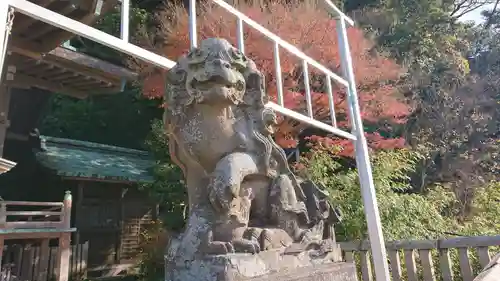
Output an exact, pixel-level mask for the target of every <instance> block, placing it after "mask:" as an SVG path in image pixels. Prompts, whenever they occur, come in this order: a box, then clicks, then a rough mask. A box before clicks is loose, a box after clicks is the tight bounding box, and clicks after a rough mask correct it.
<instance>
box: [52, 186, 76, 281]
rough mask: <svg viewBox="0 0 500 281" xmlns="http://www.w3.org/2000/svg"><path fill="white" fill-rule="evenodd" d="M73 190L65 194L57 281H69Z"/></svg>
mask: <svg viewBox="0 0 500 281" xmlns="http://www.w3.org/2000/svg"><path fill="white" fill-rule="evenodd" d="M71 200H72V199H71V192H70V191H66V195H65V196H64V206H63V215H62V222H61V228H62V231H63V232H62V233H61V236H60V237H59V249H58V253H57V279H56V280H57V281H68V279H69V265H70V260H69V258H70V254H71V232H69V229H70V228H71Z"/></svg>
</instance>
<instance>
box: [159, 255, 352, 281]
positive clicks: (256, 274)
mask: <svg viewBox="0 0 500 281" xmlns="http://www.w3.org/2000/svg"><path fill="white" fill-rule="evenodd" d="M335 256H337V255H336V254H334V253H330V254H328V255H327V256H322V257H316V256H314V253H312V252H303V253H300V254H297V255H291V254H284V253H283V252H282V251H265V252H261V253H259V254H256V255H251V254H230V255H221V256H208V257H206V258H204V259H200V260H194V261H189V262H185V263H182V264H179V263H176V264H173V263H170V264H168V263H167V264H166V273H165V279H166V281H272V280H279V281H292V280H293V281H309V280H314V281H357V277H356V269H355V266H354V264H351V263H343V262H335V260H336V259H335Z"/></svg>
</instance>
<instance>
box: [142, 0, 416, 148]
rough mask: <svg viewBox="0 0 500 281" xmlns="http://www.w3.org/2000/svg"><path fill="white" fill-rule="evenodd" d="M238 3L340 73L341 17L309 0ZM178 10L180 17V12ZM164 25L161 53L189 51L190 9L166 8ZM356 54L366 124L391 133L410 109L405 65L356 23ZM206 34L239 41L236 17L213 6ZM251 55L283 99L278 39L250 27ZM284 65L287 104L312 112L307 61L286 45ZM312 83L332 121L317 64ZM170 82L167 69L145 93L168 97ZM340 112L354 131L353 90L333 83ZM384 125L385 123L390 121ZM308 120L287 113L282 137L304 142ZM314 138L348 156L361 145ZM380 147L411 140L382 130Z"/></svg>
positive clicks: (203, 21)
mask: <svg viewBox="0 0 500 281" xmlns="http://www.w3.org/2000/svg"><path fill="white" fill-rule="evenodd" d="M237 8H238V9H239V10H240V11H242V12H243V13H245V14H246V15H247V16H249V17H250V18H252V19H253V20H255V21H256V22H258V23H260V24H261V25H263V26H264V27H266V28H268V29H269V30H271V31H272V32H274V33H275V34H278V35H279V36H280V37H281V38H282V39H284V40H286V41H287V42H289V43H291V44H293V45H295V46H296V47H298V48H299V49H300V50H302V51H303V52H304V53H306V54H307V55H309V56H310V57H312V58H313V59H315V60H317V61H318V62H320V63H321V64H323V65H325V66H327V67H329V68H330V69H332V70H334V72H336V73H339V72H340V71H339V70H340V57H339V51H338V42H337V34H336V31H335V30H336V29H335V20H332V19H331V18H330V17H329V16H328V15H327V14H326V13H324V12H322V10H320V9H319V8H311V7H308V6H306V4H297V5H283V4H276V3H274V4H270V5H269V6H268V7H267V9H266V10H263V9H261V8H260V7H257V6H252V5H245V4H243V5H238V6H237ZM173 15H174V16H173ZM158 18H159V20H160V21H162V23H163V24H162V25H161V26H162V27H161V28H160V30H159V31H158V32H159V33H161V34H162V36H164V37H165V38H163V39H164V42H167V43H165V44H164V45H163V46H162V47H161V48H160V50H157V51H159V52H160V53H162V54H164V55H166V56H167V57H169V58H177V57H179V56H180V55H182V54H183V53H185V52H186V51H187V50H188V49H189V37H188V21H187V19H188V15H187V13H186V11H185V10H184V9H182V8H177V10H176V11H175V12H174V13H173V12H172V7H168V10H165V11H163V12H160V13H159V17H158ZM347 32H348V37H349V43H350V49H351V54H352V58H353V64H354V71H355V77H356V80H357V81H356V82H357V85H358V95H359V101H360V106H361V111H362V117H363V120H364V122H365V123H367V124H368V123H369V124H374V125H375V124H380V125H381V126H382V127H384V129H383V130H384V131H386V130H387V129H389V130H390V125H391V124H401V123H404V122H405V118H406V116H407V115H408V114H409V107H408V106H407V105H406V104H405V103H404V102H401V101H400V100H399V99H398V98H397V97H396V96H395V93H396V88H395V87H394V86H393V85H391V83H392V82H394V81H397V80H398V79H399V76H400V74H401V73H402V69H401V68H400V67H399V66H398V65H397V64H396V63H395V62H393V61H391V60H389V59H387V58H385V57H383V56H381V55H378V54H373V52H372V49H373V43H372V42H370V41H369V40H368V39H366V38H365V37H364V34H363V32H362V30H360V29H357V28H349V29H348V31H347ZM198 36H199V40H203V39H204V38H209V37H222V38H225V39H227V40H228V41H230V42H231V43H232V44H234V45H236V20H235V18H234V17H233V16H232V15H230V14H228V13H227V12H225V11H224V10H223V9H221V8H219V7H216V6H210V7H209V6H207V7H205V11H204V12H203V13H202V14H201V15H200V16H198ZM244 38H245V54H246V55H247V56H248V57H250V58H251V59H252V60H254V61H255V63H256V64H257V66H258V67H259V68H260V70H261V71H262V72H263V73H264V75H265V77H266V87H267V91H268V93H269V95H270V96H271V98H273V99H275V98H276V80H275V70H274V69H275V68H274V60H273V43H272V42H271V41H270V40H269V39H267V38H266V37H264V36H263V35H261V34H260V33H259V32H257V31H254V30H253V29H251V28H249V27H245V35H244ZM280 60H281V70H282V77H283V84H284V88H285V89H284V99H285V107H287V108H289V109H294V110H296V111H300V112H303V113H305V112H306V103H305V95H304V86H303V84H304V83H303V78H302V67H301V63H300V61H299V60H297V58H296V57H295V56H294V55H292V54H290V53H288V52H287V51H286V50H283V49H282V50H281V51H280ZM309 71H310V85H311V91H312V95H313V111H314V117H315V119H316V120H328V119H330V117H329V116H330V113H329V112H330V111H329V106H328V97H327V95H326V94H324V93H325V92H326V85H325V82H324V77H323V75H322V74H320V73H319V72H316V71H315V69H314V68H313V67H312V66H310V67H309ZM163 88H164V81H163V79H162V75H161V74H156V75H153V76H150V77H148V78H147V79H146V80H145V84H144V94H145V95H147V96H149V97H158V96H162V94H163ZM333 90H334V93H333V94H334V101H335V111H336V117H337V121H338V122H337V123H338V126H339V127H342V128H346V130H349V129H348V127H349V124H348V123H349V122H348V121H347V113H346V94H345V90H344V89H343V88H341V87H339V86H337V85H335V84H333ZM382 124H383V125H382ZM305 126H306V125H305V124H300V123H298V122H296V121H294V120H290V119H288V118H284V119H281V120H280V124H279V126H278V129H277V132H276V140H277V142H278V143H279V144H280V145H281V146H282V147H286V148H289V147H294V146H296V145H297V139H298V135H299V133H300V132H301V130H302V129H303V128H305ZM310 139H311V141H315V142H316V143H321V145H322V146H332V145H334V146H342V147H344V149H343V150H342V152H340V154H341V155H352V151H353V147H352V144H351V143H350V142H349V141H345V140H342V139H337V138H329V137H318V136H315V137H311V138H310ZM368 140H369V143H370V146H371V147H373V148H396V147H401V146H402V145H404V140H402V139H384V138H383V137H381V136H380V134H378V133H375V134H368Z"/></svg>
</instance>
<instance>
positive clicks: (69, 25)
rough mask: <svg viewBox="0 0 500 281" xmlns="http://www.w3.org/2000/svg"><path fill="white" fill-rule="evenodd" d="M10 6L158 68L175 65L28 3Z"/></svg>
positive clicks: (18, 1) (21, 0)
mask: <svg viewBox="0 0 500 281" xmlns="http://www.w3.org/2000/svg"><path fill="white" fill-rule="evenodd" d="M0 1H3V0H0ZM10 5H11V6H12V7H14V8H15V9H16V11H17V12H19V13H22V14H24V15H27V16H29V17H32V18H34V19H37V20H40V21H43V22H45V23H47V24H50V25H53V26H56V27H59V28H61V29H64V30H66V31H69V32H71V33H74V34H77V35H80V36H82V37H85V38H87V39H89V40H92V41H95V42H97V43H100V44H103V45H105V46H107V47H110V48H112V49H115V50H117V51H120V52H122V53H125V54H128V55H131V56H134V57H136V58H138V59H141V60H143V61H145V62H149V63H151V64H153V65H156V66H158V67H161V68H164V69H170V68H172V67H174V66H175V64H176V63H175V62H174V61H171V60H169V59H167V58H165V57H163V56H160V55H158V54H155V53H153V52H150V51H147V50H145V49H143V48H141V47H138V46H136V45H134V44H130V43H126V42H124V41H123V40H121V39H120V38H117V37H114V36H112V35H109V34H107V33H105V32H102V31H100V30H97V29H95V28H93V27H90V26H88V25H86V24H83V23H81V22H78V21H75V20H72V19H70V18H68V17H65V16H63V15H60V14H58V13H55V12H52V11H51V10H48V9H45V8H43V7H40V6H38V5H36V4H33V3H31V2H29V1H26V0H10Z"/></svg>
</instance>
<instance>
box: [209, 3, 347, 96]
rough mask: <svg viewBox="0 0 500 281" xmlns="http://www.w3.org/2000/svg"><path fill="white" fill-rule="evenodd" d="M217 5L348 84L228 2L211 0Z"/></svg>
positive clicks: (338, 80)
mask: <svg viewBox="0 0 500 281" xmlns="http://www.w3.org/2000/svg"><path fill="white" fill-rule="evenodd" d="M213 2H215V3H216V4H217V5H219V6H220V7H222V8H223V9H225V10H226V11H228V12H229V13H231V14H233V15H234V16H236V17H237V18H239V19H241V20H242V21H244V22H245V23H246V24H247V25H248V26H251V27H253V28H254V29H255V30H257V31H259V32H260V33H262V34H263V35H264V36H266V37H267V38H269V39H271V40H273V41H274V42H276V43H278V44H279V45H280V46H281V47H282V48H283V49H286V50H287V51H289V52H290V53H292V54H294V55H296V56H297V57H299V58H300V59H302V60H305V61H306V62H307V63H308V64H310V65H312V66H314V67H315V68H317V69H318V70H321V71H322V72H323V73H325V74H326V75H328V76H330V77H331V78H332V79H335V80H336V81H337V82H338V83H340V84H342V85H344V86H346V87H347V86H348V83H347V81H346V80H345V79H344V78H342V77H340V76H339V75H337V74H335V73H333V72H332V71H331V70H329V69H328V68H326V67H324V66H323V65H321V64H320V63H319V62H317V61H315V60H314V59H313V58H311V57H309V56H308V55H306V54H304V53H303V52H302V51H301V50H299V49H298V48H297V47H295V46H293V45H292V44H290V43H288V42H286V41H285V40H283V39H281V38H280V37H279V36H278V35H276V34H274V33H272V32H271V31H269V30H267V29H266V28H265V27H263V26H262V25H260V24H258V23H257V22H255V21H254V20H252V19H250V18H249V17H247V16H246V15H245V14H243V13H241V12H240V11H238V10H236V9H235V8H233V7H232V6H231V5H229V4H228V3H226V2H224V1H223V0H213Z"/></svg>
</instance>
